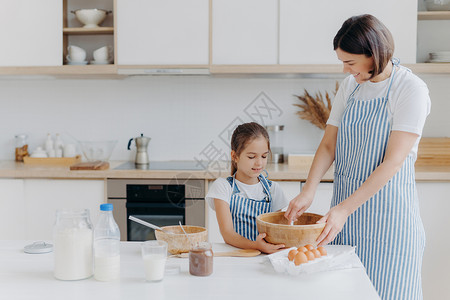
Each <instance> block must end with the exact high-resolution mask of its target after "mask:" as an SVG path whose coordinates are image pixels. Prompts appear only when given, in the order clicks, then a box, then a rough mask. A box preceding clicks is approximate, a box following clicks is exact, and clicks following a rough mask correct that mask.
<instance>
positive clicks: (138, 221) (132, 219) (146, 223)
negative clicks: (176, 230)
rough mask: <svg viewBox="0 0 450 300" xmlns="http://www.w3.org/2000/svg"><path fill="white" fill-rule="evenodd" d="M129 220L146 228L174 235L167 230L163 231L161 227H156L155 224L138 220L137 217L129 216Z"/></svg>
mask: <svg viewBox="0 0 450 300" xmlns="http://www.w3.org/2000/svg"><path fill="white" fill-rule="evenodd" d="M128 219H130V220H131V221H134V222H136V223H139V224H142V225H144V226H147V227H150V228H153V229H155V230H161V231H162V232H164V233H169V234H172V233H173V232H170V231H167V230H165V229H162V228H161V227H159V226H156V225H154V224H152V223H148V222H145V221H143V220H141V219H138V218H136V217H133V216H129V217H128Z"/></svg>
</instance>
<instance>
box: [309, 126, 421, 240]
mask: <svg viewBox="0 0 450 300" xmlns="http://www.w3.org/2000/svg"><path fill="white" fill-rule="evenodd" d="M418 137H419V135H417V134H415V133H410V132H405V131H392V132H391V136H390V137H389V141H388V144H387V148H386V153H385V156H384V159H383V162H382V163H381V164H380V165H379V166H378V167H377V168H376V169H375V170H374V171H373V172H372V174H370V176H369V177H368V178H367V180H366V181H365V182H364V183H363V184H362V185H361V186H360V187H359V188H358V189H357V190H356V191H355V192H354V193H353V194H352V195H350V197H348V198H347V199H345V200H344V201H342V202H341V203H340V204H338V205H336V206H335V207H333V208H332V209H330V211H329V212H328V213H327V214H326V215H325V216H324V217H323V218H322V219H320V220H319V221H318V222H320V223H323V222H326V223H327V224H326V225H325V228H324V230H323V231H322V234H321V235H320V236H319V237H318V238H317V242H318V244H319V245H325V244H328V243H329V242H331V241H332V240H333V239H334V238H335V237H336V235H337V234H338V233H339V231H341V230H342V227H343V226H344V224H345V222H346V220H347V218H348V216H349V215H350V214H352V213H353V212H354V211H355V210H356V209H357V208H358V207H360V206H361V205H363V204H364V203H365V202H366V201H367V200H369V199H370V198H371V197H372V196H373V195H375V194H376V193H377V192H378V191H379V190H380V189H381V188H382V187H383V186H384V185H385V184H386V183H387V182H388V181H389V180H390V179H391V178H392V177H393V176H394V175H395V174H396V173H397V172H398V171H399V170H400V168H401V167H402V165H403V163H404V161H405V159H406V157H407V156H408V154H409V152H410V151H411V149H412V147H413V146H414V144H415V142H416V140H417V138H418Z"/></svg>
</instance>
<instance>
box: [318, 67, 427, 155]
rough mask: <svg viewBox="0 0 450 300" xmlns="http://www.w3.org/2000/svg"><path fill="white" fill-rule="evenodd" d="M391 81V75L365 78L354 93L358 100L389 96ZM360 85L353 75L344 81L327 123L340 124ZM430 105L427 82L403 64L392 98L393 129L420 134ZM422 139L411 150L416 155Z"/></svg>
mask: <svg viewBox="0 0 450 300" xmlns="http://www.w3.org/2000/svg"><path fill="white" fill-rule="evenodd" d="M390 81H391V77H389V78H387V79H385V80H383V81H380V82H371V81H367V82H364V83H362V84H361V86H360V87H359V89H358V90H357V91H356V93H355V95H354V97H355V99H357V100H366V101H370V100H372V99H376V98H380V97H385V96H386V93H387V90H388V87H389V83H390ZM357 85H358V83H357V82H356V80H355V78H354V77H353V76H352V75H350V76H348V77H346V78H345V79H344V80H343V81H342V83H341V85H340V87H339V90H338V92H337V93H336V96H335V98H334V102H333V107H332V109H331V113H330V117H329V118H328V121H327V124H330V125H333V126H336V127H339V125H340V123H341V119H342V115H343V113H344V110H345V107H346V105H347V101H348V98H349V96H350V95H351V93H352V92H353V91H354V89H355V88H356V86H357ZM430 108H431V101H430V96H429V94H428V87H427V85H426V84H425V82H423V81H422V80H421V79H420V78H419V77H417V76H416V75H414V74H413V73H412V72H411V71H409V69H407V68H405V67H402V66H399V67H398V68H397V70H396V71H395V74H394V79H393V81H392V85H391V90H390V92H389V99H388V113H389V119H390V122H391V125H392V127H391V130H398V131H406V132H411V133H415V134H418V135H419V137H420V136H421V135H422V129H423V126H424V124H425V120H426V118H427V116H428V114H429V113H430ZM419 141H420V138H418V139H417V141H416V144H415V145H414V147H413V148H412V149H411V152H410V154H412V155H413V156H414V157H417V148H418V145H419Z"/></svg>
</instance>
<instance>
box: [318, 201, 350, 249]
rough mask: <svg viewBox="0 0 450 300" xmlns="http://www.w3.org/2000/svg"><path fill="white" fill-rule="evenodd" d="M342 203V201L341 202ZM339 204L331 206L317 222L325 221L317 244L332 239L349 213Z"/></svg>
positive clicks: (319, 244)
mask: <svg viewBox="0 0 450 300" xmlns="http://www.w3.org/2000/svg"><path fill="white" fill-rule="evenodd" d="M341 204H342V203H341ZM341 204H339V205H336V206H335V207H333V208H331V209H330V210H329V211H328V213H327V214H326V215H325V216H323V217H322V218H321V219H320V220H319V221H317V223H324V222H326V225H325V228H324V229H323V231H322V233H321V234H320V235H319V237H318V238H317V240H316V242H317V246H323V245H326V244H328V243H329V242H331V241H332V240H334V238H335V237H336V235H337V234H338V233H339V232H340V231H341V230H342V227H344V224H345V222H346V221H347V218H348V216H349V214H348V213H347V210H346V209H344V207H343V206H342V205H341Z"/></svg>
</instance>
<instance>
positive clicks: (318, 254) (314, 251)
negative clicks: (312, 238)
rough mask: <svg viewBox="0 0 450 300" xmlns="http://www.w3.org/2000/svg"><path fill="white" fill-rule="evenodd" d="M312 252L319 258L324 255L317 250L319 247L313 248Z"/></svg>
mask: <svg viewBox="0 0 450 300" xmlns="http://www.w3.org/2000/svg"><path fill="white" fill-rule="evenodd" d="M311 252H312V253H314V256H315V257H316V258H319V257H321V256H322V254H321V253H320V251H319V250H317V249H312V250H311Z"/></svg>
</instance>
